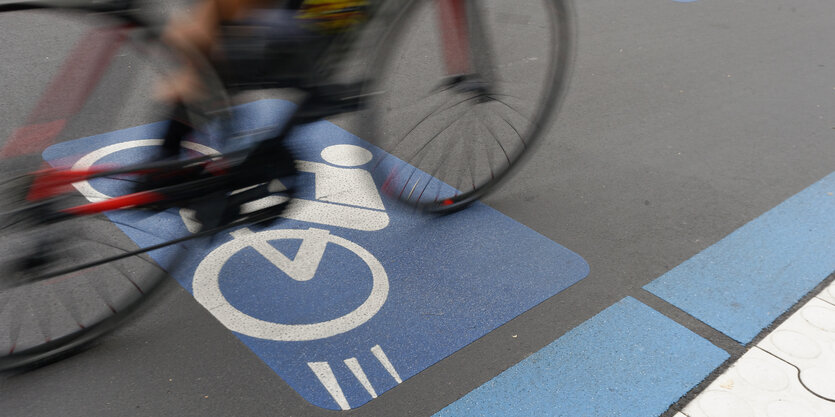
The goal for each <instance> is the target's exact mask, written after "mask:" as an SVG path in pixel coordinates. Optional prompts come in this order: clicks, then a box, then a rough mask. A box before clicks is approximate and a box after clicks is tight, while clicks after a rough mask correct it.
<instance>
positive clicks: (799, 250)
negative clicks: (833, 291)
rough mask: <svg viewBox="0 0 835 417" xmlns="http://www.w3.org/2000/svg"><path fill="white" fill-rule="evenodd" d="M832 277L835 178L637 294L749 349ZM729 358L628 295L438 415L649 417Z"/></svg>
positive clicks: (812, 186)
mask: <svg viewBox="0 0 835 417" xmlns="http://www.w3.org/2000/svg"><path fill="white" fill-rule="evenodd" d="M833 272H835V173H832V174H830V175H828V176H826V177H824V178H823V179H821V180H820V181H818V182H816V183H814V184H812V185H811V186H809V187H808V188H806V189H805V190H803V191H801V192H800V193H798V194H796V195H795V196H793V197H791V198H790V199H788V200H786V201H785V202H783V203H781V204H779V205H778V206H776V207H774V208H773V209H771V210H769V211H768V212H766V213H764V214H763V215H761V216H760V217H758V218H756V219H754V220H753V221H751V222H749V223H748V224H746V225H745V226H743V227H741V228H739V229H738V230H736V231H734V232H733V233H731V234H730V235H728V236H727V237H725V238H724V239H722V240H720V241H719V242H717V243H715V244H714V245H712V246H710V247H709V248H707V249H705V250H704V251H703V252H701V253H699V254H697V255H696V256H694V257H693V258H691V259H689V260H687V261H685V262H684V263H682V264H681V265H679V266H678V267H676V268H673V269H672V270H670V271H669V272H667V273H666V274H664V275H662V276H660V277H658V278H657V279H655V280H653V281H652V282H650V283H649V284H647V285H646V286H644V289H645V290H647V291H649V292H651V293H652V294H654V295H656V296H658V297H660V298H661V299H663V300H665V301H666V302H668V303H670V304H672V305H673V306H675V307H677V308H679V309H681V310H683V311H684V312H686V313H687V314H689V315H691V316H693V317H695V318H696V319H698V320H699V321H701V322H703V323H705V324H707V325H709V326H711V327H713V328H714V329H716V330H719V331H720V332H722V333H724V334H725V335H727V336H729V337H731V338H733V339H734V340H735V341H737V342H738V343H740V344H742V345H743V346H746V347H750V344H751V342H752V341H753V340H754V339H755V337H756V336H757V335H758V334H760V332H762V331H763V330H764V329H766V328H767V327H768V326H769V325H771V324H772V323H773V322H774V321H775V320H776V319H777V318H778V317H779V316H780V315H782V314H783V313H785V312H786V311H787V310H788V309H790V308H792V307H793V306H794V305H795V304H797V303H798V301H799V300H800V299H801V298H803V297H804V296H806V295H807V294H808V293H809V292H810V291H812V290H813V289H814V288H815V287H816V286H818V285H819V284H820V283H821V282H823V281H824V280H825V279H827V277H829V276H830V275H831V274H832V273H833ZM730 357H731V355H730V354H729V353H728V352H726V351H725V350H723V349H720V348H719V347H717V346H715V345H713V344H711V343H710V342H709V341H707V340H706V339H704V338H702V337H701V336H699V335H697V334H695V333H693V332H692V331H690V330H688V329H687V328H685V327H683V326H681V325H680V324H678V323H677V322H675V321H674V320H672V319H670V318H668V317H666V316H664V315H662V314H661V313H659V312H657V311H655V310H653V309H652V308H650V307H649V306H647V305H645V304H643V303H641V302H640V301H638V300H636V299H635V298H633V297H626V298H624V299H622V300H621V301H619V302H617V303H615V304H614V305H612V306H611V307H609V308H607V309H605V310H604V311H602V312H600V313H599V314H597V315H596V316H594V317H592V318H591V319H589V320H588V321H586V322H584V323H583V324H581V325H580V326H578V327H576V328H574V329H572V330H571V331H569V332H568V333H566V334H565V335H563V336H562V337H560V338H559V339H557V340H556V341H554V342H552V343H551V344H549V345H548V346H546V347H544V348H543V349H541V350H540V351H538V352H536V353H534V354H533V355H531V356H530V357H528V358H527V359H525V360H523V361H522V362H520V363H518V364H517V365H514V366H512V367H511V368H510V369H508V370H506V371H505V372H503V373H501V374H500V375H498V376H497V377H495V378H494V379H492V380H490V381H489V382H487V383H485V384H484V385H482V386H480V387H478V388H477V389H475V390H473V391H472V392H470V393H469V394H467V395H465V396H464V397H463V398H461V399H460V400H458V401H456V402H454V403H452V404H451V405H449V406H448V407H446V408H444V409H443V410H441V411H440V412H438V413H437V414H436V417H457V416H580V415H582V416H586V415H588V416H657V415H660V414H662V413H664V412H665V411H666V410H668V408H669V407H670V406H671V405H672V404H673V403H675V402H676V401H678V400H679V398H681V397H682V396H683V395H685V394H686V393H687V392H689V391H690V390H691V389H693V388H694V387H695V386H696V385H697V384H698V383H700V382H701V381H702V380H703V379H704V378H705V377H707V376H708V375H709V374H710V373H711V372H713V371H714V370H715V369H716V368H717V367H719V366H720V365H722V364H723V362H725V361H726V360H727V359H729V358H730ZM724 411H727V410H724ZM723 415H724V414H723Z"/></svg>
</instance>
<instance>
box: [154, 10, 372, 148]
mask: <svg viewBox="0 0 835 417" xmlns="http://www.w3.org/2000/svg"><path fill="white" fill-rule="evenodd" d="M368 8H369V1H368V0H200V2H199V3H197V4H196V6H194V7H193V8H192V10H191V11H190V12H188V13H183V14H180V15H178V16H176V17H174V18H173V19H172V20H171V22H170V23H169V25H168V27H167V28H166V30H165V33H164V38H165V39H166V40H167V41H168V42H169V43H170V44H171V45H173V46H175V47H180V48H182V49H184V50H192V51H193V50H196V51H198V52H199V53H201V54H203V55H204V56H206V57H209V59H210V60H211V61H212V62H213V63H214V65H215V67H216V70H217V71H218V72H219V73H220V75H221V78H222V79H223V80H224V82H225V83H226V84H227V87H228V88H231V89H246V88H258V87H259V86H261V85H265V84H269V85H271V86H281V83H282V82H283V84H284V86H292V87H298V86H299V84H301V83H302V79H303V78H304V77H309V75H310V73H311V71H314V70H317V68H313V66H314V65H315V63H316V62H317V60H318V59H319V58H320V55H321V54H323V53H325V49H326V47H327V45H328V44H329V41H330V39H332V38H333V36H335V35H337V34H339V33H342V32H345V31H347V30H349V29H351V28H353V27H355V26H357V25H358V24H360V23H362V22H363V21H365V20H366V19H367V17H368ZM199 80H200V77H199V74H197V73H196V69H195V66H193V65H185V66H184V67H183V68H182V69H181V70H180V71H179V72H177V73H175V74H174V75H172V76H170V77H168V78H167V79H165V80H163V81H162V82H161V83H160V84H159V85H158V86H157V91H156V92H155V94H156V97H157V98H158V99H160V100H162V101H165V102H168V103H173V104H174V105H175V106H174V107H175V110H174V112H173V119H172V123H171V125H170V127H169V130H168V132H167V133H166V135H165V142H164V145H163V149H164V152H165V155H164V156H173V155H176V154H177V153H179V149H180V141H181V140H182V138H183V136H185V135H186V134H188V132H189V131H190V128H189V127H188V126H187V124H188V121H187V120H186V116H185V112H184V106H183V105H182V103H183V102H187V101H191V100H196V99H199V97H200V94H201V86H200V84H199Z"/></svg>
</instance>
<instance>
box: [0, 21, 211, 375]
mask: <svg viewBox="0 0 835 417" xmlns="http://www.w3.org/2000/svg"><path fill="white" fill-rule="evenodd" d="M145 29H146V28H145V27H143V26H141V25H140V24H139V22H136V21H132V20H131V19H129V18H128V17H127V16H126V15H120V14H112V13H111V14H101V13H99V14H93V13H88V12H85V11H79V10H71V9H64V8H51V7H36V6H33V5H27V4H22V5H17V6H15V5H10V4H4V5H2V6H0V38H2V39H3V41H2V42H0V57H2V58H3V64H2V65H0V95H2V97H3V98H2V99H0V112H2V114H3V117H2V119H0V175H2V178H3V180H2V181H0V370H7V369H12V368H18V367H21V366H26V365H31V364H35V363H38V362H41V361H44V360H47V359H50V358H53V357H55V356H57V355H60V354H63V353H66V352H70V351H73V350H74V349H76V348H78V347H80V346H83V345H85V344H86V343H88V342H90V341H91V340H93V339H95V338H96V337H98V336H101V335H102V334H104V333H106V332H107V331H109V330H111V329H113V328H115V327H116V326H117V325H118V324H120V323H121V322H122V320H123V319H125V318H127V317H128V316H129V315H130V314H131V313H132V312H134V311H135V310H136V309H137V308H138V307H139V306H140V305H141V304H143V303H144V302H145V301H146V300H147V299H148V296H149V295H150V294H151V293H153V292H154V290H155V289H156V288H158V286H159V284H160V283H161V282H163V279H164V278H165V277H166V276H168V274H169V273H170V272H171V271H172V270H173V269H174V268H176V267H177V266H178V262H179V261H180V260H181V257H180V256H179V255H178V254H179V251H180V250H182V247H172V248H169V249H168V250H166V251H165V252H164V253H163V252H152V253H150V254H147V253H146V254H140V253H137V252H136V251H137V249H139V247H140V246H148V244H155V243H157V242H158V241H160V240H162V239H169V240H170V239H171V238H172V236H157V235H155V233H156V232H154V230H158V229H160V227H159V225H160V224H166V223H164V222H163V223H160V221H161V217H160V216H163V215H162V214H159V213H155V212H140V211H136V212H120V215H121V217H118V218H117V217H113V216H109V215H108V216H105V215H104V214H99V215H95V216H70V217H66V218H62V219H61V221H55V222H51V221H50V217H51V216H55V215H56V214H57V213H59V212H60V210H61V209H65V208H67V207H75V206H79V205H82V204H85V203H89V202H91V201H97V200H100V199H102V198H106V197H108V196H118V195H120V194H125V193H128V192H129V190H130V183H129V178H128V177H124V176H121V177H120V176H114V177H112V178H99V179H96V180H93V181H89V182H83V184H74V185H75V188H77V191H75V192H69V191H70V190H60V191H62V192H63V194H62V195H63V197H62V198H57V197H56V198H54V199H42V198H41V197H44V196H36V195H33V194H32V192H31V188H30V187H31V185H32V184H31V183H32V180H33V178H35V177H36V176H34V175H32V174H30V173H31V172H33V171H36V170H42V169H44V168H45V167H47V168H48V167H55V168H69V167H71V166H73V165H74V164H75V165H78V164H79V162H78V161H81V160H84V158H85V157H86V159H87V160H88V162H89V163H86V165H85V166H84V167H82V168H83V169H87V168H91V167H92V166H93V165H96V166H107V167H115V166H121V165H129V164H133V163H138V162H142V161H148V160H149V159H152V158H154V157H155V156H156V155H158V153H157V152H156V150H155V149H158V146H157V145H159V144H160V143H161V142H162V141H161V140H159V139H160V138H161V135H162V133H163V132H164V131H165V126H166V122H165V121H166V120H167V119H168V118H169V115H168V114H166V111H164V110H161V108H165V107H166V106H164V105H161V104H160V103H159V102H157V101H155V100H154V99H153V97H152V90H153V88H154V87H155V86H156V85H158V84H157V83H158V80H160V79H161V78H162V77H164V76H165V75H166V74H170V73H172V72H173V71H175V70H176V69H177V67H178V64H179V58H178V55H177V54H175V53H173V52H172V51H171V50H170V49H168V48H166V47H165V45H163V44H161V43H160V42H158V41H157V40H155V39H154V38H153V37H152V36H146V35H149V33H148V32H147V31H146V30H145ZM188 112H189V113H190V116H191V119H192V121H196V120H201V118H200V117H199V116H197V115H198V114H204V112H203V111H202V110H195V109H194V108H190V110H188ZM204 119H205V120H208V118H204ZM198 130H200V129H198ZM204 133H205V132H204ZM105 148H106V149H111V150H112V151H108V152H105V153H104V154H101V155H99V156H96V157H93V158H92V159H91V157H90V155H92V154H94V152H96V151H101V150H102V149H105ZM45 160H46V161H45ZM133 177H134V178H135V177H136V175H134V176H133ZM70 189H72V187H70ZM84 190H86V191H84ZM125 216H130V217H131V218H130V219H126V217H125ZM56 220H58V219H57V218H56ZM141 224H146V225H149V226H153V225H154V224H157V226H154V227H150V228H148V229H147V230H145V229H142V230H140V229H141V228H142V226H137V225H141ZM169 229H171V228H169ZM128 230H131V231H132V232H131V233H133V235H132V237H131V238H128V236H127V235H126V233H128ZM183 230H184V231H183V232H182V234H183V235H187V233H188V232H187V231H185V229H183ZM138 234H142V236H143V237H142V239H137V238H136V236H138ZM114 258H118V259H116V260H113V261H112V262H106V263H100V261H103V260H108V259H114Z"/></svg>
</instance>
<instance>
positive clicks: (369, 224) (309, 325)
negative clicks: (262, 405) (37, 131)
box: [44, 100, 589, 410]
mask: <svg viewBox="0 0 835 417" xmlns="http://www.w3.org/2000/svg"><path fill="white" fill-rule="evenodd" d="M291 111H292V105H291V104H289V103H287V102H283V101H278V100H262V101H258V102H254V103H249V104H246V105H243V106H240V107H239V108H238V113H239V117H238V120H237V123H238V124H240V126H239V128H241V129H243V130H250V131H263V130H264V129H265V128H268V127H270V126H275V125H276V124H277V123H280V122H281V121H283V120H286V117H287V115H288V114H289V113H290V112H291ZM164 128H165V123H164V122H163V123H155V124H150V125H145V126H139V127H134V128H129V129H125V130H120V131H116V132H110V133H105V134H101V135H97V136H92V137H87V138H82V139H78V140H74V141H70V142H64V143H61V144H57V145H54V146H52V147H50V148H49V149H47V150H46V152H45V153H44V158H45V159H46V160H47V161H50V163H52V164H53V165H62V166H67V165H73V164H75V165H76V166H81V165H85V166H90V165H97V164H108V163H127V162H131V161H135V160H136V159H137V152H139V151H141V150H143V149H145V150H147V148H148V147H151V146H158V145H159V144H160V142H161V141H160V140H159V139H158V138H159V137H160V135H161V134H162V132H163V130H164ZM290 142H291V144H292V145H293V148H294V149H296V150H297V152H298V154H297V155H296V156H297V158H298V159H299V166H300V168H301V170H302V172H303V176H302V179H303V181H302V183H303V185H305V184H306V185H309V187H305V190H306V192H305V193H302V194H301V195H300V196H298V197H297V199H296V201H295V202H294V204H293V206H292V208H291V209H290V210H289V212H288V213H286V215H285V217H286V218H284V219H281V221H278V222H275V223H274V224H272V225H269V226H265V227H260V226H258V227H257V226H250V227H244V228H239V229H236V230H228V231H225V232H223V233H221V234H220V235H219V236H216V237H214V238H213V239H211V241H210V242H209V243H207V244H206V245H204V246H200V247H196V248H195V247H192V246H190V250H189V251H188V252H187V255H186V256H184V257H183V258H182V260H181V262H180V265H179V267H178V268H177V270H176V271H171V272H172V274H173V276H174V278H175V279H176V280H177V281H178V282H179V283H180V284H181V285H182V286H183V287H184V288H185V289H187V290H188V291H190V292H191V293H192V294H193V295H194V296H195V298H196V299H197V301H198V302H200V303H201V304H202V305H203V306H204V307H206V309H207V310H208V311H209V312H211V313H212V314H213V315H214V316H215V317H216V318H217V319H218V320H219V321H220V322H221V323H223V324H224V325H225V326H226V327H228V328H229V329H230V330H231V331H233V332H235V334H236V335H237V336H238V337H239V338H240V340H241V341H243V342H244V344H246V345H247V346H248V347H249V348H250V349H252V351H253V352H255V353H256V354H257V355H258V356H259V357H260V358H261V359H262V360H263V361H264V363H266V364H267V365H268V366H269V367H270V368H272V369H273V370H274V371H275V372H276V373H277V374H278V375H279V376H280V377H281V378H282V379H284V380H285V381H286V382H287V383H288V384H290V385H291V386H292V387H293V388H294V389H295V390H296V391H297V392H298V393H299V394H301V395H302V396H303V397H304V398H305V399H307V400H308V401H309V402H311V403H312V404H315V405H317V406H319V407H323V408H328V409H336V410H339V409H343V410H345V409H350V408H355V407H358V406H360V405H362V404H365V403H366V402H368V401H370V400H372V399H374V398H376V397H377V396H378V395H381V394H382V393H384V392H386V391H388V390H389V389H391V388H393V387H395V386H396V385H398V384H400V383H402V382H403V381H404V380H406V379H408V378H410V377H412V376H414V375H416V374H417V373H419V372H421V371H422V370H424V369H426V368H428V367H429V366H431V365H433V364H435V363H437V362H438V361H440V360H441V359H443V358H445V357H447V356H449V355H450V354H452V353H454V352H456V351H457V350H459V349H461V348H462V347H464V346H466V345H467V344H469V343H471V342H473V341H475V340H476V339H478V338H480V337H481V336H484V335H485V334H487V333H489V332H490V331H492V330H494V329H496V328H497V327H498V326H501V325H502V324H504V323H506V322H508V321H509V320H511V319H513V318H514V317H516V316H518V315H520V314H522V313H524V312H525V311H527V310H529V309H530V308H532V307H534V306H536V305H537V304H539V303H541V302H542V301H544V300H546V299H548V298H549V297H551V296H553V295H555V294H557V293H559V292H560V291H562V290H564V289H566V288H567V287H569V286H571V285H572V284H574V283H576V282H577V281H579V280H581V279H583V278H584V277H586V276H587V275H588V273H589V266H588V264H587V263H586V262H585V261H584V260H583V258H581V257H580V256H579V255H577V254H575V253H574V252H572V251H570V250H568V249H566V248H564V247H563V246H561V245H559V244H557V243H555V242H553V241H551V240H549V239H547V238H545V237H544V236H542V235H540V234H539V233H536V232H535V231H533V230H531V229H529V228H528V227H525V226H524V225H522V224H519V223H518V222H516V221H514V220H513V219H511V218H509V217H507V216H505V215H503V214H501V213H499V212H498V211H496V210H493V209H491V208H489V207H487V206H486V205H483V204H476V205H474V206H473V207H471V208H469V209H467V210H464V211H462V212H459V213H456V214H454V215H450V216H445V217H441V218H436V217H432V218H428V217H424V216H420V215H417V214H415V213H414V212H413V211H411V210H409V209H406V208H403V207H402V206H400V205H398V204H395V203H393V202H391V201H387V200H386V199H385V198H383V197H382V196H381V193H380V192H379V191H378V190H379V188H380V187H381V185H382V182H383V181H382V179H380V178H375V177H374V176H373V175H371V173H370V170H371V167H372V166H374V165H375V164H376V163H378V161H380V159H381V158H383V157H384V156H388V154H386V153H385V152H384V151H382V150H380V149H379V148H376V147H374V146H373V145H370V144H369V143H367V142H365V141H363V140H362V139H360V138H358V137H356V136H354V135H352V134H351V133H349V132H347V131H345V130H343V129H341V128H340V127H338V126H336V125H334V124H332V123H329V122H325V121H323V122H317V123H313V124H310V125H307V126H305V127H304V128H301V129H298V131H297V133H296V134H295V135H294V137H293V138H292V139H291V141H290ZM187 146H189V149H191V150H192V151H194V152H197V153H208V152H212V151H213V150H220V147H221V146H220V145H219V144H216V143H201V142H200V140H199V139H196V140H195V142H190V143H189V144H187ZM225 146H226V147H227V148H228V147H229V146H235V144H226V145H225ZM84 186H85V187H88V188H87V192H88V194H85V195H89V193H92V194H96V193H99V196H101V195H105V196H106V195H108V194H109V193H110V194H112V193H114V190H113V189H112V187H113V184H109V183H108V182H107V181H106V180H98V181H91V182H90V183H85V184H84ZM108 216H109V217H110V219H111V220H113V221H114V222H116V223H117V224H118V225H119V227H120V228H121V229H122V230H123V231H124V233H125V234H126V235H127V236H128V237H130V238H131V239H132V240H133V241H134V242H135V243H136V244H138V245H140V246H149V245H152V244H155V243H159V242H161V241H163V240H164V239H166V238H171V237H179V236H183V235H184V234H187V233H189V227H191V226H193V224H190V223H189V222H190V220H189V218H188V216H185V215H183V212H181V211H178V210H174V209H172V210H169V211H166V212H162V213H159V214H155V215H151V216H149V215H147V214H143V215H141V216H139V215H137V214H136V213H132V212H130V211H125V212H116V213H111V214H109V215H108ZM152 256H154V257H155V258H156V259H161V258H160V257H164V256H166V249H161V250H158V251H155V252H153V253H152Z"/></svg>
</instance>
